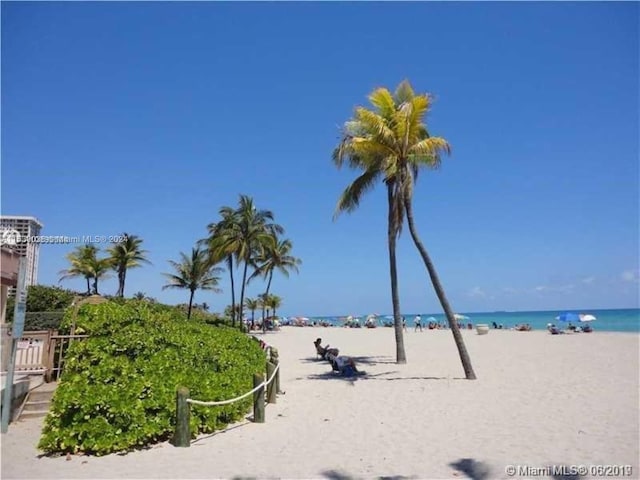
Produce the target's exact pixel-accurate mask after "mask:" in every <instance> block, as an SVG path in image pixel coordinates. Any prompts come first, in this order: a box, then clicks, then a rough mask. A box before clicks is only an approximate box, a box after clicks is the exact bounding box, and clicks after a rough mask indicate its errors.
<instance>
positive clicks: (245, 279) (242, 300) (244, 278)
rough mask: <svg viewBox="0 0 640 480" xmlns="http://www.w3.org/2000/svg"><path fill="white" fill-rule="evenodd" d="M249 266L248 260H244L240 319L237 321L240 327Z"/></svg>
mask: <svg viewBox="0 0 640 480" xmlns="http://www.w3.org/2000/svg"><path fill="white" fill-rule="evenodd" d="M248 267H249V262H247V261H246V260H245V262H244V269H243V271H242V288H241V289H240V304H239V305H238V306H239V310H240V319H239V321H238V323H239V324H240V327H242V321H243V318H242V317H243V316H244V315H243V313H244V287H245V285H246V284H247V268H248Z"/></svg>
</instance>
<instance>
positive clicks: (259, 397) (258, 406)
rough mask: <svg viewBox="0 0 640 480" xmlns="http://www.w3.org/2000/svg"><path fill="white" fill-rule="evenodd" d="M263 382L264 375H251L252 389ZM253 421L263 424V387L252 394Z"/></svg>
mask: <svg viewBox="0 0 640 480" xmlns="http://www.w3.org/2000/svg"><path fill="white" fill-rule="evenodd" d="M263 382H264V375H261V374H259V373H254V374H253V388H256V387H257V386H258V385H260V384H261V383H263ZM253 421H254V422H255V423H264V385H263V386H262V387H260V388H259V389H258V390H256V391H255V392H253Z"/></svg>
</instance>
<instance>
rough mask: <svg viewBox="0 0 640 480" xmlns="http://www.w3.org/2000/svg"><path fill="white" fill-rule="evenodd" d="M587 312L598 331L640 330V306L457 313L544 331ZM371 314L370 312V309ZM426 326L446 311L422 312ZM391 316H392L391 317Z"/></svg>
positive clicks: (322, 319)
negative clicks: (562, 318)
mask: <svg viewBox="0 0 640 480" xmlns="http://www.w3.org/2000/svg"><path fill="white" fill-rule="evenodd" d="M565 312H572V313H585V314H591V315H594V316H595V317H596V320H595V321H593V322H590V324H591V326H592V327H593V329H594V331H606V332H640V309H637V308H626V309H611V310H593V309H587V310H547V311H537V312H457V313H460V314H462V315H465V316H467V317H469V320H464V321H463V322H464V323H465V324H466V323H469V322H470V323H473V324H477V323H487V324H489V326H491V325H492V324H493V322H496V323H497V324H498V325H502V326H503V328H506V329H508V328H512V327H515V326H516V325H518V324H521V323H528V324H529V325H531V327H532V328H533V329H534V330H544V329H546V327H547V324H548V323H555V324H556V325H558V326H562V325H563V322H559V321H557V320H556V317H557V316H558V315H560V314H561V313H565ZM369 313H370V312H369ZM367 315H368V314H363V315H353V316H354V317H357V318H359V319H360V323H361V324H364V321H365V320H366V318H367ZM403 315H404V317H405V319H406V320H407V327H408V328H411V327H413V319H414V317H415V316H416V315H418V313H405V314H403ZM419 315H420V316H421V317H422V323H423V325H425V324H427V323H428V322H429V317H433V318H435V319H436V321H437V322H442V323H446V318H445V316H444V314H443V313H429V312H420V313H419ZM387 317H389V318H387ZM390 318H391V317H390V314H378V319H379V320H381V321H382V322H389V321H391V320H390ZM343 319H344V316H340V317H332V316H320V317H309V320H310V322H313V321H316V322H318V323H320V322H328V323H330V324H332V325H336V326H341V325H343V324H344V321H343Z"/></svg>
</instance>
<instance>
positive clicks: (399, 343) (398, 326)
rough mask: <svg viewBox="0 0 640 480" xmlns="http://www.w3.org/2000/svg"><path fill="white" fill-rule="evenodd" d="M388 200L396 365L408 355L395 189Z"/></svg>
mask: <svg viewBox="0 0 640 480" xmlns="http://www.w3.org/2000/svg"><path fill="white" fill-rule="evenodd" d="M387 200H388V203H389V221H388V230H387V239H388V243H389V274H390V276H391V303H392V304H393V320H394V323H393V325H394V330H395V334H396V363H407V354H406V353H405V350H404V335H403V332H402V318H401V315H400V295H399V293H398V267H397V264H396V239H397V231H396V230H395V228H394V220H393V214H392V205H393V187H392V186H391V185H390V184H388V185H387Z"/></svg>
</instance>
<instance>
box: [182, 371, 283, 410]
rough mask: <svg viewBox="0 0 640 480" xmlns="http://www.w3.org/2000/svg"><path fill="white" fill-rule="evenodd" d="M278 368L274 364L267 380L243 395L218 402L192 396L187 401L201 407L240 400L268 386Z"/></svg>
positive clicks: (227, 403)
mask: <svg viewBox="0 0 640 480" xmlns="http://www.w3.org/2000/svg"><path fill="white" fill-rule="evenodd" d="M279 369H280V365H279V364H278V365H276V366H275V368H274V370H273V374H272V375H271V378H269V380H265V381H264V382H262V383H261V384H260V385H258V386H257V387H255V388H254V389H253V390H251V391H249V392H247V393H245V394H244V395H240V396H239V397H236V398H232V399H231V400H222V401H220V402H202V401H200V400H193V399H192V398H187V403H191V404H192V405H201V406H203V407H215V406H216V405H229V404H230V403H233V402H237V401H238V400H242V399H243V398H247V397H248V396H249V395H251V394H253V393H255V392H257V391H258V390H259V389H260V388H264V387H266V386H268V385H269V384H270V383H271V382H272V381H273V380H274V379H275V376H276V374H277V373H278V370H279Z"/></svg>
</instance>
